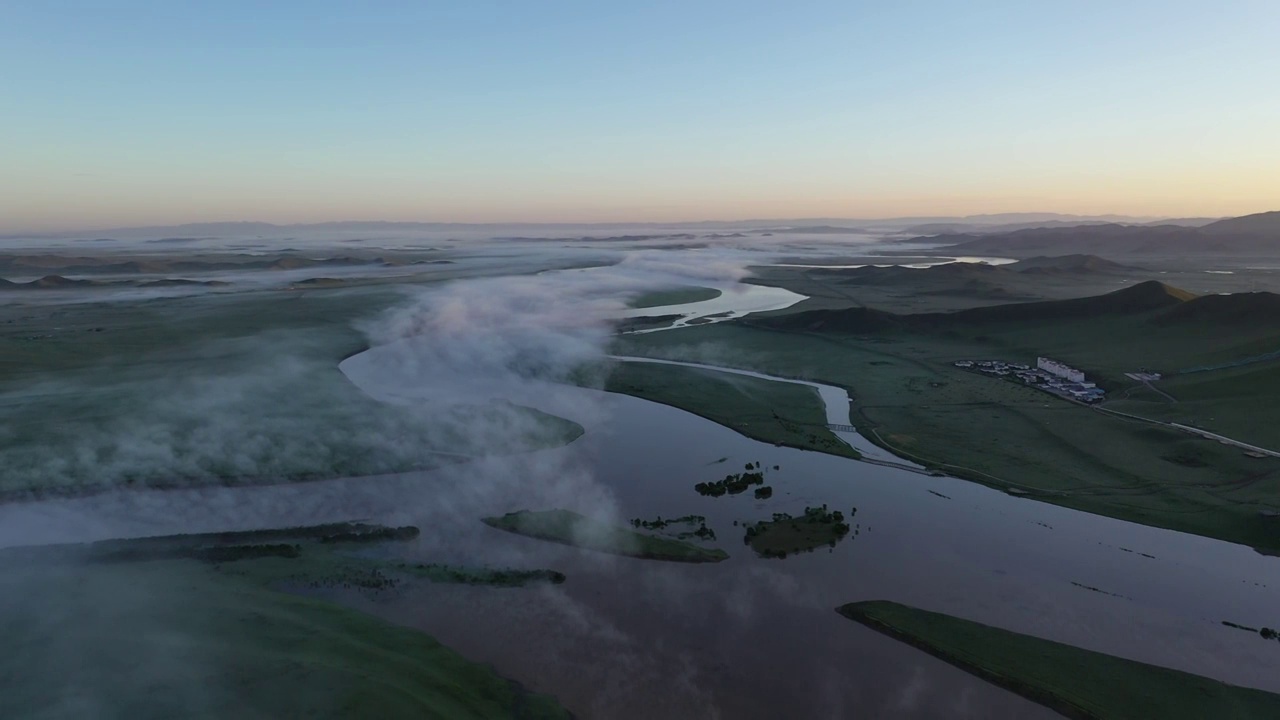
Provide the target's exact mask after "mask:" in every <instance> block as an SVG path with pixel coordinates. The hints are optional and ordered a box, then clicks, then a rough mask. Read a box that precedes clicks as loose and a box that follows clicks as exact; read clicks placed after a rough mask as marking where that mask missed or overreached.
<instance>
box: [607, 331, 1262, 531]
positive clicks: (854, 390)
mask: <svg viewBox="0 0 1280 720" xmlns="http://www.w3.org/2000/svg"><path fill="white" fill-rule="evenodd" d="M1158 312H1159V311H1135V312H1133V313H1126V314H1119V315H1114V316H1109V317H1108V316H1103V317H1092V318H1090V317H1064V318H1051V319H1047V320H1041V321H1037V320H1035V319H1023V320H1003V319H980V320H975V321H972V322H963V323H959V322H957V323H946V322H942V321H931V322H929V323H926V324H916V325H911V324H900V323H896V322H893V321H891V322H890V323H888V324H885V323H881V322H879V320H881V318H875V319H876V322H874V323H871V324H866V323H861V321H859V323H850V324H848V325H844V326H835V327H833V326H832V325H830V324H828V325H827V326H826V327H822V328H819V329H816V330H815V329H811V328H812V327H813V325H814V323H813V322H812V321H811V320H810V319H808V318H806V317H797V319H796V321H795V322H792V323H788V322H786V321H788V320H790V319H791V316H787V315H778V316H776V317H775V318H774V321H772V322H764V321H758V320H756V319H755V318H751V319H748V320H747V321H746V322H735V323H723V324H718V325H713V326H705V327H698V328H685V329H679V330H671V331H666V332H662V333H654V334H651V335H641V336H627V337H625V338H620V339H619V341H618V348H617V351H618V352H621V353H625V354H631V355H648V356H652V357H667V358H673V359H686V358H688V359H693V358H697V357H704V356H706V355H707V353H716V354H717V355H716V356H719V357H735V358H737V359H738V363H739V366H740V367H744V368H746V369H752V370H759V371H762V372H766V373H771V374H777V375H783V376H790V377H801V378H805V379H810V380H815V381H819V382H824V383H828V384H832V385H837V386H841V387H844V388H846V389H848V390H849V392H850V396H851V397H852V398H853V399H854V405H853V413H852V416H853V418H852V419H853V422H854V425H856V426H857V428H858V430H859V432H861V433H862V434H863V435H864V436H866V437H867V438H868V439H870V440H872V441H873V442H876V443H877V444H880V445H881V446H883V447H886V448H887V449H889V450H891V451H894V452H896V453H897V454H899V455H901V456H903V457H906V458H909V459H912V460H915V461H917V462H920V463H922V464H924V465H926V466H929V467H931V468H935V469H939V470H942V471H945V472H947V473H949V474H953V475H957V476H960V477H964V478H967V479H971V480H975V481H977V482H982V483H984V484H987V485H990V486H992V487H996V488H1001V489H1008V490H1016V491H1019V492H1023V493H1026V494H1028V495H1031V496H1034V497H1036V498H1037V499H1040V500H1044V501H1047V502H1053V503H1056V504H1060V505H1065V506H1068V507H1072V508H1076V509H1079V510H1085V511H1088V512H1093V513H1099V514H1103V515H1108V516H1111V517H1116V518H1121V519H1124V520H1130V521H1133V522H1139V523H1143V524H1147V525H1154V526H1157V527H1165V528H1171V529H1175V530H1180V531H1184V532H1190V533H1195V534H1199V535H1205V536H1208V537H1215V538H1220V539H1224V540H1228V541H1232V542H1239V543H1243V544H1247V545H1250V546H1252V547H1255V548H1258V549H1260V550H1264V551H1275V550H1276V549H1277V548H1280V523H1277V522H1275V519H1274V518H1268V517H1263V516H1262V515H1261V513H1262V512H1264V511H1274V510H1278V509H1280V500H1277V498H1280V460H1278V459H1276V458H1252V457H1247V456H1246V455H1245V454H1244V453H1243V452H1242V451H1240V450H1239V449H1238V448H1232V447H1228V446H1224V445H1221V444H1219V443H1216V442H1214V441H1210V440H1203V439H1197V438H1195V437H1192V436H1190V435H1188V434H1185V433H1182V432H1179V431H1177V430H1173V429H1170V428H1165V427H1160V426H1158V425H1153V424H1149V423H1143V422H1139V421H1133V420H1127V419H1124V418H1119V417H1115V416H1109V415H1105V414H1102V413H1099V412H1097V411H1096V410H1092V409H1090V408H1087V407H1084V406H1080V405H1076V404H1072V403H1068V402H1065V401H1062V400H1059V399H1056V398H1053V397H1050V396H1048V395H1046V394H1044V393H1042V392H1039V391H1037V390H1033V389H1031V388H1027V387H1024V386H1020V385H1018V384H1015V383H1012V382H1008V381H1003V380H999V379H994V378H989V377H985V376H980V375H975V374H972V373H968V372H964V371H962V370H958V369H956V368H954V367H952V366H951V363H952V362H954V361H955V360H960V359H965V358H970V359H973V358H991V359H1003V360H1008V361H1022V362H1026V361H1029V360H1034V358H1035V357H1036V356H1037V355H1040V354H1043V355H1051V356H1053V357H1057V358H1058V359H1061V360H1063V361H1066V362H1069V363H1071V364H1073V365H1076V366H1078V367H1081V368H1082V369H1084V370H1085V371H1086V372H1087V373H1089V374H1090V375H1092V376H1094V377H1097V378H1099V380H1100V381H1101V383H1102V384H1103V385H1104V386H1105V387H1108V389H1110V390H1112V391H1113V394H1120V392H1121V391H1122V390H1123V389H1124V388H1125V387H1127V386H1131V385H1133V384H1134V383H1133V381H1130V380H1128V379H1127V378H1125V377H1124V372H1125V371H1132V370H1136V369H1138V368H1140V367H1144V366H1145V367H1152V366H1155V367H1154V368H1153V369H1161V368H1162V367H1164V364H1165V363H1168V364H1171V365H1176V366H1178V367H1183V366H1189V365H1194V364H1200V361H1208V360H1211V359H1221V358H1230V357H1233V356H1236V355H1238V354H1240V353H1247V354H1256V352H1257V351H1258V348H1260V347H1266V346H1268V344H1269V343H1270V342H1271V339H1272V338H1275V335H1276V331H1275V329H1274V328H1273V327H1270V326H1261V327H1256V326H1252V325H1246V326H1243V327H1234V328H1233V327H1223V326H1220V325H1219V326H1213V325H1211V324H1207V323H1201V322H1192V323H1180V324H1159V323H1156V322H1154V321H1153V320H1154V316H1155V314H1156V313H1158ZM870 317H873V318H874V316H870ZM779 320H780V321H781V322H779ZM860 323H861V324H860ZM1277 341H1278V342H1280V338H1277ZM1153 358H1158V359H1159V363H1160V365H1156V363H1155V362H1153V360H1152V359H1153ZM654 382H655V383H656V382H657V381H654ZM672 382H673V383H674V382H675V381H674V380H673V381H672ZM682 387H688V386H687V385H682ZM685 401H686V402H689V403H694V402H695V401H697V402H702V403H711V402H714V398H712V399H708V398H706V397H702V396H699V395H697V394H696V393H692V394H691V395H690V396H689V397H687V398H686V400H685ZM1241 407H1244V408H1246V409H1248V408H1249V407H1252V410H1248V412H1250V413H1252V414H1250V415H1248V416H1247V417H1248V418H1249V420H1250V421H1251V422H1256V423H1260V424H1262V423H1265V424H1267V425H1268V427H1269V428H1275V427H1277V426H1278V425H1280V423H1277V422H1276V420H1277V419H1280V418H1276V416H1275V411H1274V409H1270V410H1269V409H1268V408H1267V407H1266V405H1265V403H1263V402H1261V401H1258V402H1255V403H1254V404H1253V405H1252V406H1250V405H1242V406H1241ZM694 411H695V412H699V414H703V415H704V416H706V417H710V418H711V419H716V420H717V421H718V422H722V423H723V424H728V423H726V422H725V418H724V417H723V415H721V416H720V417H716V415H715V414H714V413H712V412H709V411H708V410H706V409H705V408H704V409H701V410H694ZM1237 412H1239V411H1237ZM1219 416H1220V415H1217V414H1216V415H1214V416H1213V417H1219ZM1268 417H1270V418H1271V419H1270V420H1269V421H1268V420H1267V418H1268ZM1205 425H1206V426H1207V427H1208V429H1210V430H1213V429H1214V426H1213V425H1212V424H1211V423H1205ZM730 426H731V425H730ZM1264 432H1268V431H1259V432H1258V433H1257V434H1255V435H1251V436H1247V437H1254V438H1257V439H1259V440H1261V439H1265V438H1263V437H1262V434H1263V433H1264ZM1242 439H1245V438H1242Z"/></svg>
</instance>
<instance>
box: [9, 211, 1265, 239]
mask: <svg viewBox="0 0 1280 720" xmlns="http://www.w3.org/2000/svg"><path fill="white" fill-rule="evenodd" d="M1272 212H1280V211H1277V210H1265V209H1264V210H1259V211H1257V212H1251V213H1244V214H1242V215H1226V216H1197V215H1179V216H1171V215H1129V214H1118V213H1098V214H1084V213H1059V212H1051V211H1044V212H1037V211H1009V212H998V213H976V214H972V215H904V216H892V217H888V216H885V217H786V218H784V217H777V218H764V217H759V218H757V217H746V218H736V219H734V218H717V219H708V218H701V219H676V220H617V221H596V222H592V221H583V222H574V221H555V220H543V221H497V222H481V221H474V222H467V221H452V220H382V219H374V220H370V219H350V218H347V219H339V220H321V221H300V222H271V221H267V220H256V219H250V220H245V219H237V220H196V221H189V222H174V223H152V224H142V225H131V226H116V227H103V226H86V227H64V228H49V229H43V230H32V229H21V228H20V229H14V230H9V229H6V228H4V227H3V226H0V238H7V239H22V238H31V239H41V238H45V237H47V238H58V237H63V236H70V235H76V234H81V233H111V232H137V231H149V230H177V229H199V228H202V227H208V226H224V225H225V226H237V225H239V226H259V225H268V226H271V227H276V228H281V229H285V228H324V227H331V226H343V225H346V226H366V225H367V226H374V225H423V226H439V227H442V228H445V227H458V228H485V227H492V228H521V227H548V228H552V227H560V228H590V227H600V228H628V227H635V228H643V227H654V228H663V227H666V228H677V229H678V228H688V227H693V226H698V225H707V226H713V227H714V226H732V227H725V228H724V229H735V228H736V229H761V230H776V229H785V224H789V223H790V224H795V225H794V226H795V227H815V226H821V225H823V224H828V223H863V224H864V225H874V224H877V223H879V224H901V225H906V224H908V223H915V224H921V225H925V224H934V223H955V224H966V223H968V224H973V225H975V226H980V225H981V223H983V222H984V221H985V222H990V223H993V224H994V225H995V226H999V225H1016V224H1021V223H1037V222H1055V221H1058V222H1072V221H1079V222H1084V223H1114V224H1147V225H1150V224H1158V223H1161V222H1163V221H1171V222H1172V221H1179V220H1226V219H1231V218H1234V217H1243V216H1245V215H1262V214H1267V213H1272ZM739 226H756V227H754V228H747V227H739ZM847 229H848V230H849V232H850V233H858V232H861V231H864V230H871V229H873V228H872V227H866V226H864V227H850V228H847Z"/></svg>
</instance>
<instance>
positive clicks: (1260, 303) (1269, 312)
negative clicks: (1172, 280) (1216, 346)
mask: <svg viewBox="0 0 1280 720" xmlns="http://www.w3.org/2000/svg"><path fill="white" fill-rule="evenodd" d="M1277 320H1280V295H1277V294H1275V293H1269V292H1251V293H1235V294H1231V295H1205V296H1204V297H1198V298H1195V299H1193V300H1190V301H1188V302H1185V303H1182V304H1181V305H1179V306H1177V307H1174V308H1172V309H1170V310H1169V312H1167V313H1165V314H1164V315H1162V316H1160V317H1159V318H1158V321H1159V322H1163V323H1179V322H1193V321H1194V322H1219V323H1260V324H1261V323H1276V322H1277Z"/></svg>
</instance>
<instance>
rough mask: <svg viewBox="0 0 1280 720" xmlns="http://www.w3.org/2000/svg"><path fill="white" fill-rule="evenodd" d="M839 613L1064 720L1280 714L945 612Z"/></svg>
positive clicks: (1253, 693)
mask: <svg viewBox="0 0 1280 720" xmlns="http://www.w3.org/2000/svg"><path fill="white" fill-rule="evenodd" d="M838 612H839V613H840V614H841V615H844V616H845V617H847V618H849V619H851V620H855V621H857V622H859V623H862V624H863V625H866V626H868V627H870V628H872V629H874V630H876V631H879V632H882V633H884V634H886V635H888V636H890V637H893V638H896V639H898V640H901V641H903V642H905V643H908V644H910V645H913V646H915V647H917V648H919V649H921V650H923V651H925V652H927V653H929V654H930V655H933V656H935V657H938V658H940V659H942V660H945V661H946V662H948V663H951V664H952V665H955V666H956V667H959V668H961V669H962V670H965V671H966V672H969V673H972V674H974V675H977V676H978V677H980V678H982V679H984V680H987V681H989V682H991V683H994V684H996V685H999V686H1001V687H1003V688H1006V689H1008V690H1010V691H1012V692H1015V693H1017V694H1019V695H1022V696H1023V697H1025V698H1027V699H1029V700H1032V701H1034V702H1037V703H1040V704H1041V705H1044V706H1046V707H1049V708H1051V709H1053V710H1055V711H1057V712H1060V713H1062V714H1063V715H1065V716H1067V717H1070V718H1079V719H1081V720H1104V719H1105V720H1121V719H1126V718H1132V719H1133V720H1138V719H1139V718H1161V719H1162V720H1178V719H1179V718H1186V719H1187V720H1199V719H1200V718H1223V719H1224V720H1225V719H1227V718H1241V719H1242V720H1243V719H1245V718H1264V717H1277V716H1280V695H1274V694H1272V693H1267V692H1263V691H1261V690H1253V689H1249V688H1241V687H1236V686H1233V685H1227V684H1225V683H1222V682H1218V681H1216V680H1211V679H1208V678H1204V677H1200V676H1198V675H1191V674H1189V673H1184V672H1179V671H1177V670H1169V669H1167V668H1161V667H1157V666H1154V665H1147V664H1144V663H1140V662H1134V661H1132V660H1123V659H1121V658H1117V657H1113V656H1110V655H1104V654H1102V653H1097V652H1091V651H1089V650H1082V649H1080V648H1076V647H1072V646H1070V645H1063V644H1061V643H1056V642H1052V641H1049V640H1042V639H1040V638H1036V637H1032V636H1029V635H1022V634H1019V633H1014V632H1010V631H1008V630H1002V629H999V628H994V627H991V626H988V625H982V624H980V623H975V622H970V621H968V620H962V619H960V618H956V617H951V616H949V615H942V614H938V613H933V612H928V611H925V610H919V609H916V608H912V607H908V606H905V605H899V604H897V603H892V602H884V601H871V602H858V603H851V604H849V605H844V606H842V607H840V608H838Z"/></svg>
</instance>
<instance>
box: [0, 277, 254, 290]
mask: <svg viewBox="0 0 1280 720" xmlns="http://www.w3.org/2000/svg"><path fill="white" fill-rule="evenodd" d="M230 284H231V283H228V282H223V281H221V280H187V279H183V278H161V279H159V280H114V281H113V280H84V279H77V278H69V277H63V276H61V275H45V276H44V277H42V278H39V279H36V280H32V281H31V282H12V281H9V280H5V279H4V278H0V290H77V289H82V288H102V287H136V288H165V287H196V286H199V287H225V286H227V285H230Z"/></svg>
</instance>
